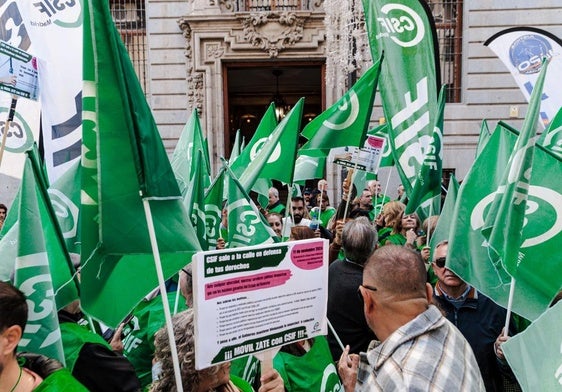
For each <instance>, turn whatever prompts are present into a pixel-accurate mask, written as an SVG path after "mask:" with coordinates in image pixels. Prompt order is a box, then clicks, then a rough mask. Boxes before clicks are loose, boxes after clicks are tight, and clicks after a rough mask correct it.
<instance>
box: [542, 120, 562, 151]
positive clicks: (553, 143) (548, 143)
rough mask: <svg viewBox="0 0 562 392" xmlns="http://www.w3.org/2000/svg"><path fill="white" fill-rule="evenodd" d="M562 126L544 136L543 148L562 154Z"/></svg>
mask: <svg viewBox="0 0 562 392" xmlns="http://www.w3.org/2000/svg"><path fill="white" fill-rule="evenodd" d="M561 133H562V126H560V127H558V128H555V129H553V130H552V131H550V132H548V133H547V134H546V137H545V139H544V143H543V146H544V147H546V148H548V149H549V150H552V151H554V152H556V153H558V154H562V134H561Z"/></svg>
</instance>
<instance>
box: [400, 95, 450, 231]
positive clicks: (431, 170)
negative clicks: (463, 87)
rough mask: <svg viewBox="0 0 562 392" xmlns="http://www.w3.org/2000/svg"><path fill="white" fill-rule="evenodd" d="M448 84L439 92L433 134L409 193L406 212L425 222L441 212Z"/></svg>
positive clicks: (433, 120)
mask: <svg viewBox="0 0 562 392" xmlns="http://www.w3.org/2000/svg"><path fill="white" fill-rule="evenodd" d="M446 91H447V86H446V85H444V86H443V87H442V88H441V92H440V93H439V101H438V105H437V111H436V112H435V117H434V118H433V119H432V123H433V135H432V140H431V143H430V144H429V147H428V148H427V149H426V150H425V158H424V160H423V164H422V166H421V169H420V171H419V173H418V176H417V179H416V182H415V183H414V187H413V189H412V192H411V193H409V194H408V205H407V206H406V210H405V212H404V213H405V214H408V215H409V214H411V213H413V212H414V211H416V212H417V214H418V216H419V217H420V219H421V221H422V222H423V221H424V220H425V219H426V218H427V217H429V216H430V215H439V213H440V212H441V176H442V172H443V115H444V112H445V98H446Z"/></svg>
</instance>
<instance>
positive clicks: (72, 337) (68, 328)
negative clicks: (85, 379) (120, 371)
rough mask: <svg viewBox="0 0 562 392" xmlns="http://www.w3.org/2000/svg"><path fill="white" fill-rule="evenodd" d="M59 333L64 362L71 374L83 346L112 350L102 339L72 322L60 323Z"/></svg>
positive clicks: (84, 327)
mask: <svg viewBox="0 0 562 392" xmlns="http://www.w3.org/2000/svg"><path fill="white" fill-rule="evenodd" d="M60 332H61V338H62V346H63V351H64V361H65V362H66V367H67V368H68V369H69V370H70V371H71V372H72V371H74V365H75V364H76V361H77V360H78V356H79V355H80V351H81V350H82V347H83V346H84V344H86V343H96V344H99V345H101V346H104V347H105V348H107V349H108V350H110V351H112V350H113V349H112V348H111V346H110V345H109V343H107V342H106V341H105V340H104V338H102V337H101V336H99V335H98V334H95V333H93V332H92V331H90V330H89V329H88V328H87V327H86V326H84V325H80V324H77V323H72V322H63V323H60Z"/></svg>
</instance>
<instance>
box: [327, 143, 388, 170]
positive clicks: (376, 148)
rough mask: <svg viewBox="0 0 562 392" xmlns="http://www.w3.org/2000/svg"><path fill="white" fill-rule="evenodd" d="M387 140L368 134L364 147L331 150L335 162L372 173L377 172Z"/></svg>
mask: <svg viewBox="0 0 562 392" xmlns="http://www.w3.org/2000/svg"><path fill="white" fill-rule="evenodd" d="M385 142H386V140H385V138H383V137H380V136H373V135H367V139H366V140H365V144H364V146H363V147H362V148H358V147H338V148H333V149H332V150H331V151H330V156H332V157H333V162H334V163H335V164H338V165H341V166H346V167H350V168H353V169H357V170H362V171H366V172H370V173H377V172H378V170H379V165H380V161H381V157H382V154H383V150H384V144H385Z"/></svg>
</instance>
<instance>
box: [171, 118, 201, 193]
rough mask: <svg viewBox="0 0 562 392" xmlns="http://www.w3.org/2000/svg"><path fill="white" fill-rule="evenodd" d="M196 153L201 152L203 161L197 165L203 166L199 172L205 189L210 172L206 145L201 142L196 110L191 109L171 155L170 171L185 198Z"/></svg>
mask: <svg viewBox="0 0 562 392" xmlns="http://www.w3.org/2000/svg"><path fill="white" fill-rule="evenodd" d="M197 151H201V153H202V154H203V157H204V160H201V161H199V165H203V166H202V168H199V169H202V170H200V173H201V175H202V176H203V178H204V181H203V183H204V184H205V188H207V187H208V186H209V183H210V182H211V181H210V175H211V170H210V167H209V166H208V165H207V162H208V155H209V152H208V150H207V145H206V144H205V141H204V140H203V131H202V130H201V123H200V122H199V114H198V113H197V109H193V112H192V113H191V116H190V117H189V120H188V121H187V123H186V124H185V126H184V127H183V130H182V132H181V135H180V138H179V140H178V144H176V148H175V150H174V153H173V154H172V159H171V163H172V169H173V171H174V175H175V177H176V180H177V182H178V186H179V188H180V192H181V194H182V195H183V196H184V197H185V196H186V193H189V187H188V184H189V183H190V181H191V179H192V177H193V173H194V172H195V170H196V168H195V165H194V163H195V156H196V155H197Z"/></svg>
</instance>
